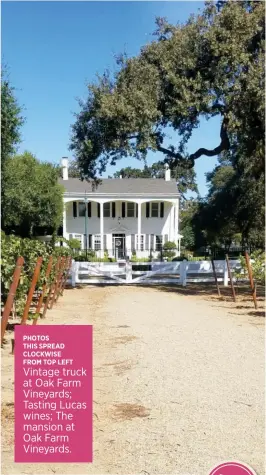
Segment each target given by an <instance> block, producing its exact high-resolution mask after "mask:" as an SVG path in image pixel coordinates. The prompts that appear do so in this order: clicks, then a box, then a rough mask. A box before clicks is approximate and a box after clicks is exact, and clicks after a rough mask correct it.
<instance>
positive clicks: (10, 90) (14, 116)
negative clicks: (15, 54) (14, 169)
mask: <svg viewBox="0 0 266 475" xmlns="http://www.w3.org/2000/svg"><path fill="white" fill-rule="evenodd" d="M21 112H22V109H21V107H20V106H19V105H18V102H17V100H16V97H15V94H14V87H12V86H11V84H10V80H9V78H8V75H7V71H6V68H3V69H2V82H1V171H2V173H3V170H4V167H5V163H6V160H7V158H8V157H10V156H11V155H12V154H14V153H15V151H16V146H17V145H18V144H19V142H20V128H21V126H22V125H23V123H24V118H23V117H22V115H21ZM2 178H3V176H2Z"/></svg>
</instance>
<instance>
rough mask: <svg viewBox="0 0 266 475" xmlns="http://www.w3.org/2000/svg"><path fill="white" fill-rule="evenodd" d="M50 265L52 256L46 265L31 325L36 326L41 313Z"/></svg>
mask: <svg viewBox="0 0 266 475" xmlns="http://www.w3.org/2000/svg"><path fill="white" fill-rule="evenodd" d="M52 265H53V256H50V257H49V261H48V264H47V268H46V272H45V282H44V284H43V287H42V291H41V294H40V297H39V300H38V303H37V307H36V310H35V313H36V318H34V320H33V325H37V321H38V317H39V313H40V311H41V308H42V304H43V299H44V296H45V292H46V290H47V286H48V285H47V282H48V278H49V275H50V274H51V270H52Z"/></svg>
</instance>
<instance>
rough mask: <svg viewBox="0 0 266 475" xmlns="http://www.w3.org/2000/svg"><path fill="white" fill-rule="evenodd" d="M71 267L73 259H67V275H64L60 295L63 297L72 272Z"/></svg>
mask: <svg viewBox="0 0 266 475" xmlns="http://www.w3.org/2000/svg"><path fill="white" fill-rule="evenodd" d="M71 265H72V257H67V263H66V271H65V275H64V278H63V281H62V285H61V289H60V295H63V293H64V290H65V286H66V283H67V279H68V277H69V273H70V270H71Z"/></svg>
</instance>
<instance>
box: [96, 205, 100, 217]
mask: <svg viewBox="0 0 266 475" xmlns="http://www.w3.org/2000/svg"><path fill="white" fill-rule="evenodd" d="M100 213H101V208H100V203H97V214H98V218H100Z"/></svg>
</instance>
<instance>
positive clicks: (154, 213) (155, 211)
mask: <svg viewBox="0 0 266 475" xmlns="http://www.w3.org/2000/svg"><path fill="white" fill-rule="evenodd" d="M158 216H159V203H154V202H152V203H151V217H152V218H158Z"/></svg>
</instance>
